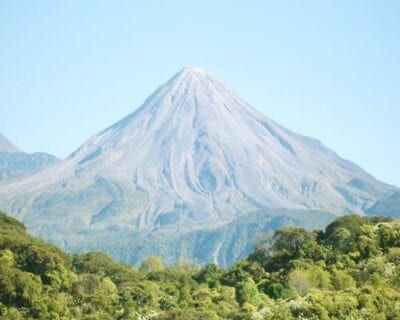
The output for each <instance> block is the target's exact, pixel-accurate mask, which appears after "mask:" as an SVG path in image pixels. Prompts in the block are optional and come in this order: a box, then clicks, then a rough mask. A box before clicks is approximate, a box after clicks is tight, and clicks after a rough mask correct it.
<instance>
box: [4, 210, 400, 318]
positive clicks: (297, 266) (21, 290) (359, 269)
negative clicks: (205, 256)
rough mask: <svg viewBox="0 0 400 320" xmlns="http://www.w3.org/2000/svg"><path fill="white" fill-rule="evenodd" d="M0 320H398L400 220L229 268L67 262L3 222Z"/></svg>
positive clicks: (354, 222)
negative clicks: (136, 266) (134, 266)
mask: <svg viewBox="0 0 400 320" xmlns="http://www.w3.org/2000/svg"><path fill="white" fill-rule="evenodd" d="M0 319H7V320H12V319H51V320H55V319H141V320H143V319H160V320H167V319H178V320H179V319H182V320H190V319H198V320H200V319H204V320H213V319H285V320H287V319H400V221H396V220H390V219H387V218H364V217H359V216H346V217H341V218H338V219H337V220H335V221H334V222H332V223H331V224H330V225H329V226H328V227H327V228H326V230H325V231H324V232H322V231H314V232H309V231H306V230H304V229H302V228H281V229H278V230H277V231H276V232H275V233H274V234H273V235H272V236H268V237H265V239H264V240H263V241H261V242H260V244H259V245H258V246H257V248H256V250H255V251H254V252H253V253H252V254H251V255H250V256H249V257H248V258H246V259H244V260H242V261H240V262H239V263H237V264H235V265H234V266H233V267H230V268H226V269H222V268H218V267H217V266H216V265H213V264H210V265H207V266H204V267H197V266H194V265H192V264H190V263H188V262H186V261H184V260H182V259H181V260H179V261H178V262H177V263H176V264H174V265H172V266H169V267H165V266H164V265H163V263H162V261H161V259H160V258H158V257H150V258H148V259H147V260H145V261H143V263H142V265H141V267H140V268H139V269H136V268H133V267H131V266H128V265H124V264H119V263H115V262H113V261H112V260H111V259H110V258H109V257H108V256H106V255H104V254H102V253H87V254H79V255H67V254H65V253H63V252H62V251H61V250H59V249H58V248H56V247H55V246H52V245H49V244H46V243H44V242H42V241H40V240H37V239H35V238H33V237H31V236H29V235H28V234H27V233H26V230H25V227H24V226H23V225H22V224H20V223H19V222H17V221H16V220H14V219H12V218H10V217H8V216H6V215H5V214H0Z"/></svg>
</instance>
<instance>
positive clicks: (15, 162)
mask: <svg viewBox="0 0 400 320" xmlns="http://www.w3.org/2000/svg"><path fill="white" fill-rule="evenodd" d="M57 161H58V159H57V158H56V157H54V156H52V155H50V154H47V153H43V152H35V153H32V154H29V153H25V152H21V151H19V150H18V149H17V148H16V147H15V146H14V145H13V144H12V143H11V142H10V141H9V140H8V139H7V138H6V137H4V136H3V135H2V134H1V133H0V183H1V182H2V181H9V180H11V179H16V178H21V177H25V176H28V175H31V174H33V173H36V172H37V171H39V170H41V169H43V168H45V167H48V166H49V165H51V164H53V163H55V162H57Z"/></svg>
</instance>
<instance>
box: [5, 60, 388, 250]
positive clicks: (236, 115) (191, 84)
mask: <svg viewBox="0 0 400 320" xmlns="http://www.w3.org/2000/svg"><path fill="white" fill-rule="evenodd" d="M299 121H301V120H299ZM394 191H395V188H394V187H391V186H388V185H386V184H384V183H381V182H379V181H377V180H376V179H375V178H373V177H372V176H371V175H369V174H368V173H366V172H365V171H363V170H362V169H361V168H359V167H358V166H356V165H355V164H353V163H351V162H349V161H347V160H343V159H342V158H340V157H339V156H338V155H337V154H335V153H334V152H333V151H331V150H330V149H328V148H326V147H325V146H324V145H322V144H321V143H320V142H319V141H318V140H315V139H312V138H308V137H304V136H301V135H298V134H295V133H293V132H291V131H290V130H288V129H285V128H284V127H282V126H280V125H279V124H277V123H276V122H274V121H272V120H271V119H269V118H268V117H266V116H264V115H262V114H260V113H259V112H257V111H256V110H255V109H253V108H252V107H251V106H249V105H248V104H247V103H245V102H244V101H242V100H241V99H240V98H239V97H238V96H237V95H236V94H234V93H233V92H231V91H229V90H228V89H226V88H225V87H224V86H223V85H222V84H220V83H219V82H218V81H216V80H215V79H214V78H213V77H212V76H210V75H209V74H208V73H206V72H203V71H202V70H200V69H198V68H192V67H190V68H184V69H183V70H182V71H181V72H179V73H178V74H176V75H175V76H174V77H173V78H171V79H170V80H169V81H168V82H166V83H165V84H164V85H162V86H161V87H160V88H158V89H157V90H156V91H155V92H154V93H153V94H152V95H151V96H150V97H149V98H148V99H147V100H146V101H145V103H144V104H143V105H142V106H141V107H140V108H139V109H138V110H137V111H135V112H134V113H132V114H131V115H129V116H127V117H126V118H124V119H123V120H121V121H120V122H118V123H116V124H114V125H113V126H111V127H109V128H108V129H106V130H104V131H102V132H100V133H99V134H97V135H95V136H94V137H93V138H91V139H90V140H89V141H87V142H86V143H85V144H83V145H82V146H81V147H80V148H79V149H78V150H77V151H76V152H74V153H73V154H72V155H71V156H70V157H69V158H67V159H65V160H63V161H61V162H59V163H58V164H57V165H55V166H52V167H50V168H49V169H47V170H44V171H41V172H40V173H38V174H36V175H34V176H32V177H29V178H27V179H24V180H21V181H17V182H14V183H12V184H7V185H5V186H3V187H2V188H1V191H0V208H1V209H3V210H5V211H8V212H12V213H13V214H14V215H16V216H18V217H20V218H21V219H23V220H24V222H25V223H26V224H27V225H28V226H29V227H30V228H31V230H32V231H33V232H35V233H36V234H39V235H41V236H43V237H45V238H51V239H53V241H64V240H65V241H66V242H64V245H65V246H67V247H68V237H69V236H73V234H76V233H80V235H82V234H86V233H87V234H91V236H92V235H93V232H99V233H98V234H99V237H100V238H101V232H102V230H105V229H107V230H110V229H113V228H114V229H115V228H117V229H118V228H122V229H125V230H126V229H130V230H132V232H147V231H150V230H153V231H154V229H157V228H161V229H162V228H163V227H166V226H168V228H169V229H171V228H172V229H173V228H175V230H178V228H182V227H184V228H186V229H187V228H188V227H189V226H190V228H193V229H204V228H208V227H210V226H212V227H213V228H215V227H218V226H222V225H224V224H226V223H228V222H230V221H232V220H233V219H236V218H237V216H239V215H242V214H246V213H249V212H255V211H259V210H263V209H265V208H292V209H316V210H324V211H330V212H334V213H336V214H343V213H347V212H353V211H358V212H363V211H364V210H365V209H367V208H368V207H369V206H371V205H372V204H373V203H375V202H376V201H377V200H378V199H380V198H382V197H383V196H386V195H390V194H391V193H393V192H394ZM59 231H62V233H60V232H59ZM49 233H52V235H49ZM60 234H62V235H60ZM54 239H58V240H54ZM66 239H67V240H66ZM127 245H134V244H127Z"/></svg>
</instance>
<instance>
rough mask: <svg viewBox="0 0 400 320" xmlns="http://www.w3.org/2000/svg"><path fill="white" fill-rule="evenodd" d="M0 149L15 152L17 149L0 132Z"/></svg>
mask: <svg viewBox="0 0 400 320" xmlns="http://www.w3.org/2000/svg"><path fill="white" fill-rule="evenodd" d="M0 151H6V152H17V151H18V149H17V147H16V146H14V145H13V144H12V143H11V142H10V140H8V139H7V138H6V137H5V136H3V135H2V134H1V133H0Z"/></svg>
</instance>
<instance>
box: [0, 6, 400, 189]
mask: <svg viewBox="0 0 400 320" xmlns="http://www.w3.org/2000/svg"><path fill="white" fill-rule="evenodd" d="M399 21H400V3H399V2H398V1H382V2H378V1H352V2H351V3H349V2H348V1H335V2H321V1H302V2H301V3H295V2H291V1H280V2H279V3H278V2H272V1H265V2H264V1H236V2H231V1H219V2H218V4H215V3H214V2H212V1H203V2H201V3H199V4H194V2H193V3H192V4H191V3H189V2H184V1H168V2H167V1H154V2H152V4H150V3H147V2H144V1H143V2H138V1H112V2H111V1H85V2H82V1H68V2H65V1H50V0H48V1H35V2H33V1H32V2H28V1H12V2H11V1H8V2H5V1H3V2H1V3H0V40H1V42H0V43H1V50H0V71H1V72H0V132H2V133H3V134H5V135H6V136H7V137H8V138H9V139H10V140H11V141H12V142H13V143H15V144H16V145H17V146H18V147H19V148H20V149H21V150H24V151H27V152H34V151H45V152H49V153H52V154H55V155H56V156H58V157H65V156H67V155H68V154H70V153H72V152H73V151H74V150H75V149H76V148H78V147H79V145H80V144H82V143H83V142H84V141H85V140H87V139H89V138H90V137H91V136H92V135H93V134H95V133H96V132H98V131H100V130H102V129H104V128H105V127H108V126H109V125H111V124H113V123H114V122H116V121H118V120H119V119H121V118H122V117H124V116H126V115H127V114H129V113H131V112H133V111H134V110H135V109H136V108H137V107H139V105H140V104H141V103H142V102H143V101H144V100H145V98H147V96H148V95H150V94H151V93H152V92H153V91H154V90H155V89H156V88H157V87H158V86H159V85H161V84H162V83H163V82H164V81H166V80H167V79H168V78H170V77H171V76H172V75H173V74H174V73H176V72H178V71H179V70H180V69H181V68H182V67H184V66H186V65H197V66H199V67H201V68H203V69H205V70H208V71H210V72H211V73H212V74H214V75H215V77H216V78H217V79H219V80H220V81H221V82H222V83H224V84H225V85H226V86H227V87H229V88H231V89H233V90H234V91H235V92H237V93H238V95H239V96H240V97H241V98H242V99H244V100H245V101H247V102H248V103H250V104H251V105H252V106H253V107H254V108H256V109H257V110H259V111H260V112H262V113H264V114H266V115H267V116H269V117H271V118H273V119H274V120H276V121H278V122H279V123H281V124H282V125H284V126H286V127H287V128H289V129H291V130H293V131H295V132H297V133H300V134H304V135H308V136H312V137H314V138H317V139H319V140H321V141H322V142H323V143H324V144H325V145H327V146H328V147H330V148H332V149H333V150H334V151H336V152H337V153H338V154H339V155H341V156H342V157H344V158H346V159H350V160H352V161H354V162H355V163H357V164H359V165H360V166H362V167H363V168H364V169H366V170H367V171H368V172H370V173H371V174H373V175H375V176H376V177H377V178H378V179H380V180H382V181H385V182H388V183H391V184H395V185H397V186H400V171H399V170H398V163H400V148H399V146H400V143H399V137H400V126H399V125H398V122H399V119H400V108H399V106H400V103H399V102H400V95H399V88H400V79H399V74H400V61H399V60H400V58H399V57H400V42H399V41H398V39H399V36H400V22H399Z"/></svg>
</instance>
